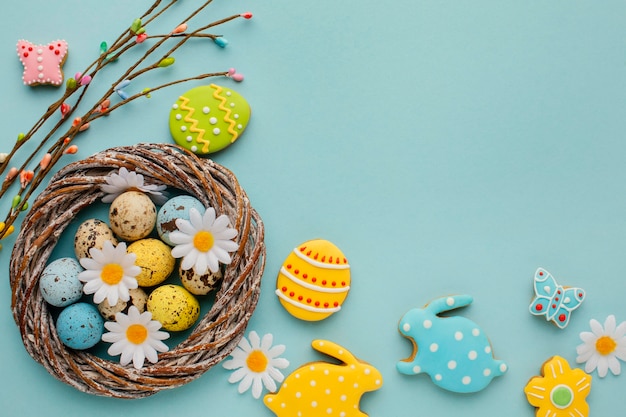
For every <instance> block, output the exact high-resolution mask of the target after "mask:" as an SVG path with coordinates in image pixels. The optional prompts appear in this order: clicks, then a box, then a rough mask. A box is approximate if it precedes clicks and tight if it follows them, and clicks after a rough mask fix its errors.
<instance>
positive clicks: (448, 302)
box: [426, 295, 474, 315]
mask: <svg viewBox="0 0 626 417" xmlns="http://www.w3.org/2000/svg"><path fill="white" fill-rule="evenodd" d="M472 301H474V298H472V296H471V295H452V296H449V297H442V298H438V299H436V300H434V301H431V302H430V303H429V304H428V305H427V306H426V309H427V310H429V311H431V312H432V313H433V314H435V315H437V314H439V313H443V312H444V311H450V310H454V309H456V308H461V307H465V306H468V305H470V304H472Z"/></svg>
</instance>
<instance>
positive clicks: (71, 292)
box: [39, 258, 83, 307]
mask: <svg viewBox="0 0 626 417" xmlns="http://www.w3.org/2000/svg"><path fill="white" fill-rule="evenodd" d="M82 270H83V268H82V267H81V266H80V264H79V263H78V261H77V260H76V259H74V258H60V259H57V260H56V261H53V262H51V263H50V264H49V265H48V266H46V268H45V269H44V270H43V272H42V273H41V277H40V278H39V291H41V296H42V297H43V299H44V300H46V302H47V303H48V304H51V305H53V306H55V307H65V306H68V305H70V304H72V303H75V302H76V301H78V300H80V297H82V295H83V283H82V282H80V281H79V280H78V274H79V273H80V272H81V271H82Z"/></svg>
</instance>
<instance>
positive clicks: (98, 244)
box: [74, 219, 117, 259]
mask: <svg viewBox="0 0 626 417" xmlns="http://www.w3.org/2000/svg"><path fill="white" fill-rule="evenodd" d="M107 240H110V241H111V243H113V245H114V246H117V239H116V238H115V236H114V235H113V230H111V228H110V227H109V225H108V224H106V223H105V222H103V221H102V220H99V219H88V220H85V221H84V222H82V223H81V224H80V226H78V229H77V230H76V234H75V235H74V253H75V254H76V258H77V259H81V258H90V257H91V256H90V255H89V249H91V248H97V249H100V250H102V245H104V242H105V241H107Z"/></svg>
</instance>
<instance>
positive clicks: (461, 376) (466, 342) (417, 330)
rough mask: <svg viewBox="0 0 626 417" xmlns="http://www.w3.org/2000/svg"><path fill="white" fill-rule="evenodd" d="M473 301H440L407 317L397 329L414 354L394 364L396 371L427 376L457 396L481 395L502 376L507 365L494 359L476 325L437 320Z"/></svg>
mask: <svg viewBox="0 0 626 417" xmlns="http://www.w3.org/2000/svg"><path fill="white" fill-rule="evenodd" d="M472 301H473V298H472V297H471V296H469V295H455V296H451V297H443V298H439V299H437V300H435V301H433V302H431V303H430V304H428V305H426V306H425V307H424V308H415V309H413V310H411V311H409V312H408V313H406V314H405V315H404V317H402V320H400V324H399V326H398V327H399V330H400V333H401V334H402V335H403V336H405V337H406V338H408V339H410V340H411V342H412V343H413V353H412V354H411V356H410V357H409V358H408V359H405V360H403V361H400V362H398V363H397V369H398V371H399V372H400V373H403V374H406V375H417V374H420V373H426V374H428V375H430V377H431V379H432V381H433V382H434V383H435V385H438V386H439V387H441V388H444V389H446V390H449V391H453V392H459V393H470V392H476V391H480V390H482V389H484V388H485V387H486V386H487V385H489V383H490V382H491V380H492V379H493V378H494V377H496V376H500V375H502V374H504V373H505V372H506V371H507V365H506V364H505V363H504V362H503V361H501V360H496V359H494V357H493V352H492V350H491V344H490V343H489V339H487V336H485V333H484V332H483V330H482V329H481V328H480V327H478V325H477V324H475V323H474V322H472V321H471V320H468V319H466V318H465V317H446V318H442V317H439V314H440V313H443V312H444V311H450V310H454V309H457V308H461V307H465V306H467V305H469V304H471V303H472Z"/></svg>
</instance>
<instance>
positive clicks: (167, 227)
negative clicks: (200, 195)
mask: <svg viewBox="0 0 626 417" xmlns="http://www.w3.org/2000/svg"><path fill="white" fill-rule="evenodd" d="M192 207H193V208H195V209H196V210H198V211H199V212H200V214H204V212H205V210H206V209H205V208H204V204H202V202H201V201H200V200H198V199H197V198H195V197H191V196H189V195H179V196H176V197H172V198H170V199H169V200H167V201H166V202H165V204H163V206H161V208H160V209H159V212H158V213H157V222H156V226H157V232H158V233H159V237H160V238H161V240H162V241H164V242H165V243H167V244H168V245H170V246H175V245H174V243H173V242H172V241H171V240H170V239H169V235H170V232H173V231H174V230H178V229H177V228H176V219H185V220H189V209H191V208H192Z"/></svg>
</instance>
